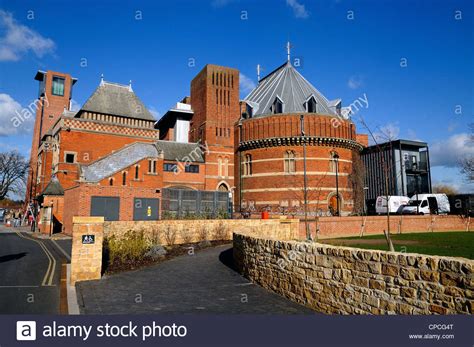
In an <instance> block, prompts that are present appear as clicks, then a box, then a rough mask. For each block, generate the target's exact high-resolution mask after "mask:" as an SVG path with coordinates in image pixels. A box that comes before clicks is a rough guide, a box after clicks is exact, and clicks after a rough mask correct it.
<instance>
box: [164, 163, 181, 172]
mask: <svg viewBox="0 0 474 347" xmlns="http://www.w3.org/2000/svg"><path fill="white" fill-rule="evenodd" d="M177 170H178V167H177V166H176V164H169V163H164V164H163V171H166V172H176V171H177Z"/></svg>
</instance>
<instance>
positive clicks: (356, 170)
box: [349, 150, 366, 215]
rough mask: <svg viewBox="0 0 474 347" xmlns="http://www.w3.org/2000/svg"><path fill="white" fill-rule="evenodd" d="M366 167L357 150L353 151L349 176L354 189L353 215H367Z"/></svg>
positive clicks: (351, 186)
mask: <svg viewBox="0 0 474 347" xmlns="http://www.w3.org/2000/svg"><path fill="white" fill-rule="evenodd" d="M364 178H365V166H364V163H363V162H362V159H361V157H360V153H359V151H357V150H353V151H352V171H351V173H350V174H349V184H350V188H352V199H353V201H354V208H353V213H356V214H359V215H360V214H363V213H365V212H366V211H365V196H364V195H365V194H364V186H365V184H364Z"/></svg>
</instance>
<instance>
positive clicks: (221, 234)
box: [214, 222, 227, 240]
mask: <svg viewBox="0 0 474 347" xmlns="http://www.w3.org/2000/svg"><path fill="white" fill-rule="evenodd" d="M214 238H215V239H216V240H226V239H227V228H226V226H225V225H224V223H222V222H219V224H217V225H216V227H215V229H214Z"/></svg>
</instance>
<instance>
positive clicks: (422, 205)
mask: <svg viewBox="0 0 474 347" xmlns="http://www.w3.org/2000/svg"><path fill="white" fill-rule="evenodd" d="M450 210H451V209H450V207H449V200H448V197H447V196H446V194H418V195H413V196H412V197H411V199H410V201H409V202H408V205H406V206H404V207H403V211H402V213H403V214H447V213H449V212H450Z"/></svg>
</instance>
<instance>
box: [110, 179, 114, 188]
mask: <svg viewBox="0 0 474 347" xmlns="http://www.w3.org/2000/svg"><path fill="white" fill-rule="evenodd" d="M113 185H114V179H113V178H111V179H109V186H113Z"/></svg>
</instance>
